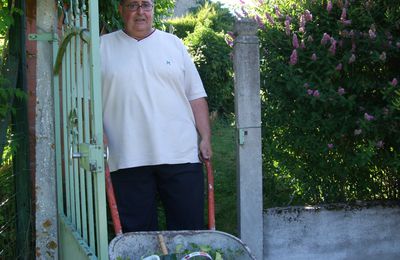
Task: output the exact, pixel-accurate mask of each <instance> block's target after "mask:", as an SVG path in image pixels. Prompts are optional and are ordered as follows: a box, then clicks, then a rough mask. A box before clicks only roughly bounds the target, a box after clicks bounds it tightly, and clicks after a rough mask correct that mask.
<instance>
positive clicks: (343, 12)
mask: <svg viewBox="0 0 400 260" xmlns="http://www.w3.org/2000/svg"><path fill="white" fill-rule="evenodd" d="M346 18H347V10H346V8H343V9H342V15H341V16H340V20H341V21H344V20H346Z"/></svg>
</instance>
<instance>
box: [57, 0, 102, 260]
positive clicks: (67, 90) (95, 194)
mask: <svg viewBox="0 0 400 260" xmlns="http://www.w3.org/2000/svg"><path fill="white" fill-rule="evenodd" d="M60 9H61V10H60V12H59V19H60V22H59V27H60V28H59V29H60V30H59V32H58V34H57V35H55V36H56V37H57V38H59V41H55V44H54V57H57V59H56V60H55V61H54V64H55V66H54V70H55V71H54V75H55V76H54V97H55V100H54V103H55V117H56V126H55V127H56V147H55V149H56V156H57V157H56V160H57V195H58V198H57V202H58V213H59V252H60V258H61V259H75V260H77V259H108V254H107V251H108V250H107V249H108V237H107V211H106V196H105V177H104V148H103V122H102V105H101V101H102V97H101V81H100V64H99V62H100V61H99V22H98V20H99V12H98V2H97V1H92V0H89V1H85V0H83V1H81V0H70V1H68V2H65V1H64V2H63V4H62V6H61V8H60Z"/></svg>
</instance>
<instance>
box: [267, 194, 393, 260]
mask: <svg viewBox="0 0 400 260" xmlns="http://www.w3.org/2000/svg"><path fill="white" fill-rule="evenodd" d="M264 259H268V260H274V259H285V260H290V259H296V260H302V259H308V260H309V259H352V260H356V259H360V260H361V259H379V260H383V259H393V260H394V259H400V203H399V202H385V203H372V204H371V203H370V204H363V205H360V204H358V205H352V206H348V205H329V206H324V207H288V208H272V209H269V210H267V211H266V212H265V214H264Z"/></svg>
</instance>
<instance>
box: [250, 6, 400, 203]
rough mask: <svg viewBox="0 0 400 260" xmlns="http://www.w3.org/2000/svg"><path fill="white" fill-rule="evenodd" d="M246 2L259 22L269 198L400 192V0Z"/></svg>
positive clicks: (338, 198)
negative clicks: (399, 81) (399, 82)
mask: <svg viewBox="0 0 400 260" xmlns="http://www.w3.org/2000/svg"><path fill="white" fill-rule="evenodd" d="M259 2H260V3H261V2H262V1H259ZM328 3H331V4H332V5H331V7H330V6H329V7H328ZM243 10H244V13H245V14H244V15H249V16H251V17H252V18H254V19H255V20H256V21H258V23H259V26H260V30H259V36H260V42H261V49H260V50H261V79H262V86H261V87H262V97H261V98H262V106H263V110H262V120H263V149H264V150H263V156H264V179H265V188H264V190H265V192H266V196H265V202H266V206H278V205H279V206H282V205H286V204H304V203H306V204H317V203H322V202H344V201H351V200H372V199H398V198H399V197H400V194H399V169H400V153H399V152H400V151H399V147H400V138H399V134H400V110H399V107H400V102H399V101H400V98H399V95H400V92H399V87H400V86H399V85H398V84H397V80H399V79H400V75H399V66H400V30H399V28H400V23H399V21H400V7H399V5H398V2H397V1H392V0H375V1H371V0H369V1H345V0H343V1H342V0H336V1H316V0H310V1H300V2H299V1H266V2H265V3H262V4H258V5H257V6H255V7H254V6H253V7H249V6H248V5H244V6H243ZM246 13H247V14H246ZM324 35H325V36H324ZM296 38H297V39H296ZM396 91H397V94H396Z"/></svg>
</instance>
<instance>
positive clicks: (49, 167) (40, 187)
mask: <svg viewBox="0 0 400 260" xmlns="http://www.w3.org/2000/svg"><path fill="white" fill-rule="evenodd" d="M29 7H30V6H28V8H29ZM31 8H32V6H31ZM36 13H37V16H36V33H37V34H38V35H46V34H48V33H52V32H54V31H55V29H56V28H57V27H56V20H57V9H56V2H55V1H52V0H37V1H36ZM36 48H37V52H36V80H35V83H33V84H34V85H36V89H35V90H36V109H35V119H34V128H35V140H36V146H35V162H36V163H35V187H34V196H35V222H36V223H35V231H36V245H35V254H36V257H37V259H58V240H57V237H58V234H57V226H58V225H57V200H56V198H57V193H56V170H55V137H54V102H53V100H54V98H53V73H52V71H53V43H52V42H51V41H48V40H37V41H36ZM30 84H32V83H30ZM33 84H32V85H33ZM31 127H32V126H31Z"/></svg>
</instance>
